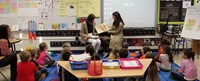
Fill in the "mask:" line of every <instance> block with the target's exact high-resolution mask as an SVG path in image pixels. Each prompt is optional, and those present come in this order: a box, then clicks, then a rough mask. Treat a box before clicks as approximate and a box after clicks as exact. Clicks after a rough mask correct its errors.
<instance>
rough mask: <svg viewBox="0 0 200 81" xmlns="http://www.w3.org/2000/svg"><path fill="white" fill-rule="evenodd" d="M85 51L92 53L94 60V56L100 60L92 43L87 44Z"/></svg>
mask: <svg viewBox="0 0 200 81" xmlns="http://www.w3.org/2000/svg"><path fill="white" fill-rule="evenodd" d="M85 51H86V53H89V54H90V56H91V60H94V58H95V60H100V57H99V56H98V55H97V54H95V49H94V47H93V46H92V44H89V45H87V47H86V50H85Z"/></svg>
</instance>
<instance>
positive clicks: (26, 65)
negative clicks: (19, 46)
mask: <svg viewBox="0 0 200 81" xmlns="http://www.w3.org/2000/svg"><path fill="white" fill-rule="evenodd" d="M35 72H37V67H36V66H35V64H33V62H20V63H18V65H17V77H18V78H17V81H35V77H34V74H35Z"/></svg>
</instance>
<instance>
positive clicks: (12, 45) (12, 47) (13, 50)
mask: <svg viewBox="0 0 200 81" xmlns="http://www.w3.org/2000/svg"><path fill="white" fill-rule="evenodd" d="M13 48H14V46H13V44H11V49H12V52H14V49H13Z"/></svg>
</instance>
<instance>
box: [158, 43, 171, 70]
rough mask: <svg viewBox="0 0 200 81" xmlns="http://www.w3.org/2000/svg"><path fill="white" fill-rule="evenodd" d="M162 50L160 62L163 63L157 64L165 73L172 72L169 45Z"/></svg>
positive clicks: (162, 47)
mask: <svg viewBox="0 0 200 81" xmlns="http://www.w3.org/2000/svg"><path fill="white" fill-rule="evenodd" d="M160 49H161V54H160V59H159V60H160V61H161V63H158V62H157V65H158V69H161V70H163V71H170V70H171V64H172V63H173V57H172V53H171V48H170V47H169V46H168V45H162V46H161V47H160Z"/></svg>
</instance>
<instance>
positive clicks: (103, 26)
mask: <svg viewBox="0 0 200 81" xmlns="http://www.w3.org/2000/svg"><path fill="white" fill-rule="evenodd" d="M95 28H96V31H97V33H98V34H99V33H102V32H106V31H108V30H109V29H110V25H109V24H108V23H102V24H99V25H96V26H95Z"/></svg>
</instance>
